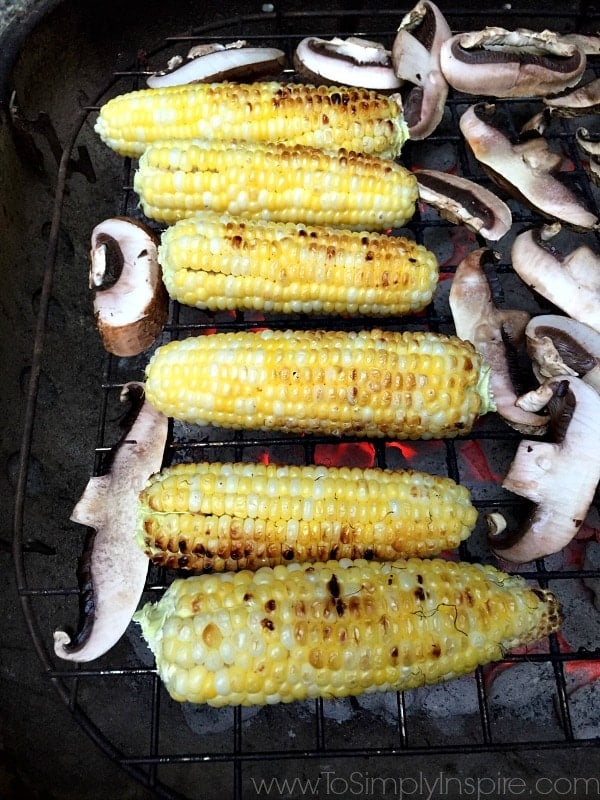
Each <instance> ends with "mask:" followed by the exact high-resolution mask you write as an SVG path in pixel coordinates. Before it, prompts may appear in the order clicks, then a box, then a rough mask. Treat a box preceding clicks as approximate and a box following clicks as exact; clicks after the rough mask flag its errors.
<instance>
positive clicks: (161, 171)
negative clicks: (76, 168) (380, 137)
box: [133, 139, 418, 230]
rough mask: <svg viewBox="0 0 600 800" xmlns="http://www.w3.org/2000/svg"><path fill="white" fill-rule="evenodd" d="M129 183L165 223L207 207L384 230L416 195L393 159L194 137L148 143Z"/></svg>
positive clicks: (409, 208) (149, 212)
mask: <svg viewBox="0 0 600 800" xmlns="http://www.w3.org/2000/svg"><path fill="white" fill-rule="evenodd" d="M133 186H134V189H135V191H136V192H137V193H138V194H139V196H140V202H141V205H142V209H143V211H144V214H145V215H146V216H147V217H149V218H151V219H155V220H158V221H160V222H166V223H173V222H177V221H178V220H180V219H185V218H186V217H190V216H192V215H193V214H195V213H197V212H199V211H215V212H218V213H223V212H227V213H228V214H233V215H234V216H240V217H247V218H250V219H265V220H272V221H274V222H298V223H299V222H302V223H305V224H306V225H331V226H335V227H346V228H357V229H360V230H385V229H387V228H394V227H401V226H402V225H404V224H405V223H406V222H407V221H408V220H409V219H410V218H411V217H412V216H413V214H414V211H415V203H416V200H417V197H418V187H417V180H416V177H415V175H414V174H413V173H412V172H410V171H409V170H408V169H406V168H405V167H403V166H401V165H400V164H398V163H396V162H395V161H387V160H385V159H381V158H377V157H376V156H369V155H366V154H363V153H355V152H352V151H346V150H339V151H336V152H326V151H324V150H319V149H317V148H315V147H306V146H302V145H297V146H293V147H291V146H288V145H285V144H242V143H232V142H225V143H224V142H207V141H205V140H201V139H194V140H186V141H176V140H170V141H162V142H156V143H155V144H153V145H151V146H150V147H148V149H147V150H146V151H145V152H144V154H143V156H142V157H141V158H140V163H139V168H138V169H137V171H136V173H135V176H134V182H133Z"/></svg>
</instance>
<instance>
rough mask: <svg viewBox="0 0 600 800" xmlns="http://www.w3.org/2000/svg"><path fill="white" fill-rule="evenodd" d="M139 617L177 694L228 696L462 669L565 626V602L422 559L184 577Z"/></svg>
mask: <svg viewBox="0 0 600 800" xmlns="http://www.w3.org/2000/svg"><path fill="white" fill-rule="evenodd" d="M134 619H135V620H136V621H137V622H139V623H140V625H141V627H142V632H143V635H144V638H145V639H146V641H147V642H148V644H149V646H150V649H151V650H152V652H153V653H154V656H155V659H156V665H157V668H158V672H159V674H160V676H161V678H162V680H163V681H164V683H165V686H166V688H167V690H168V691H169V693H170V695H171V697H173V698H174V699H175V700H179V701H189V702H193V703H208V704H209V705H213V706H224V705H262V704H265V703H279V702H284V703H287V702H290V701H293V700H303V699H305V698H310V697H323V698H332V697H345V696H347V695H357V694H361V693H362V692H375V691H390V690H404V689H412V688H414V687H417V686H422V685H424V684H431V683H435V682H437V681H443V680H447V679H450V678H455V677H457V676H459V675H462V674H466V673H469V672H472V671H473V670H474V669H475V668H476V667H477V666H478V665H481V664H486V663H488V662H490V661H495V660H498V659H501V658H502V657H503V656H504V654H505V653H506V651H507V650H509V649H511V648H513V647H516V646H517V645H522V644H525V643H528V642H532V641H535V640H537V639H540V638H542V637H543V636H546V635H547V634H549V633H551V632H553V631H556V630H557V628H558V627H559V625H560V609H559V606H558V602H557V600H556V598H555V597H554V596H553V595H552V594H551V593H550V592H548V591H545V590H542V589H537V588H530V587H529V586H527V584H526V583H525V581H524V580H523V578H521V577H520V576H516V575H512V576H509V575H505V574H503V573H502V572H499V571H498V570H496V569H495V568H494V567H491V566H481V565H478V564H462V563H455V562H450V561H444V560H442V559H433V560H427V559H425V560H420V559H416V558H415V559H409V560H407V561H396V562H386V563H384V564H378V563H375V562H369V561H364V560H360V561H354V562H353V561H349V560H344V561H341V562H335V561H330V562H327V563H325V564H312V565H308V564H291V565H288V566H279V567H275V568H270V567H263V568H262V569H260V570H258V572H250V571H248V570H244V571H242V572H237V573H231V572H229V573H221V574H219V575H198V576H194V577H191V578H186V579H178V580H176V581H174V582H173V583H172V584H171V586H170V587H169V589H168V590H167V592H166V593H165V595H164V596H163V597H162V599H161V600H160V601H159V602H158V603H157V604H151V603H148V604H147V605H146V606H144V608H142V609H141V610H140V611H138V612H137V613H136V615H135V616H134Z"/></svg>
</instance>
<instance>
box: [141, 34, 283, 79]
mask: <svg viewBox="0 0 600 800" xmlns="http://www.w3.org/2000/svg"><path fill="white" fill-rule="evenodd" d="M285 62H286V58H285V53H284V52H283V50H278V49H277V48H275V47H248V46H246V42H245V41H237V42H232V43H231V44H226V45H223V44H216V43H215V44H208V45H197V46H196V47H193V48H192V49H191V50H190V52H189V53H188V55H187V58H185V59H183V58H178V57H175V58H174V59H171V61H170V62H169V68H168V69H166V70H164V71H162V72H155V73H154V74H153V75H150V76H149V77H148V78H147V79H146V83H147V85H148V86H149V87H150V88H151V89H158V88H160V87H162V86H181V85H182V84H185V83H208V82H212V81H215V82H216V81H227V80H230V81H235V80H246V81H250V80H259V79H261V78H262V79H264V78H267V77H270V76H275V75H279V73H280V72H281V71H282V70H283V68H284V67H285Z"/></svg>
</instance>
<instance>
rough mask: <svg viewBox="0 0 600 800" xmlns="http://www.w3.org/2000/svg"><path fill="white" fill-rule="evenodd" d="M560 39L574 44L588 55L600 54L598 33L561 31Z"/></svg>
mask: <svg viewBox="0 0 600 800" xmlns="http://www.w3.org/2000/svg"><path fill="white" fill-rule="evenodd" d="M559 38H560V40H561V41H562V42H566V43H567V44H574V45H575V47H578V48H579V49H580V50H582V51H583V52H584V53H585V54H586V56H592V57H593V56H600V36H599V35H598V34H597V33H596V34H593V33H589V34H588V33H561V34H560V37H559Z"/></svg>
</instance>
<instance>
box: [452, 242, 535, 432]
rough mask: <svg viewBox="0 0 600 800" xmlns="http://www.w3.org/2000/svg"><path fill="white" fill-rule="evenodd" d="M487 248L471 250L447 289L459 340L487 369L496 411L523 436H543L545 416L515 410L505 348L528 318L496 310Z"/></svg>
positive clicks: (521, 333) (515, 340)
mask: <svg viewBox="0 0 600 800" xmlns="http://www.w3.org/2000/svg"><path fill="white" fill-rule="evenodd" d="M491 257H492V252H491V250H489V249H488V248H485V247H483V248H481V249H479V250H474V251H473V252H471V253H469V255H468V256H466V258H464V259H463V260H462V261H461V262H460V264H459V265H458V267H457V268H456V274H455V275H454V278H453V280H452V286H451V287H450V298H449V300H450V310H451V311H452V317H453V319H454V324H455V327H456V333H457V334H458V336H459V337H460V338H461V339H467V340H468V341H470V342H471V343H472V344H473V345H474V346H475V349H476V350H477V351H478V352H479V353H480V354H481V355H482V356H483V358H484V360H485V362H486V363H487V364H488V366H489V367H490V370H491V372H490V388H491V390H492V396H493V398H494V402H495V404H496V410H497V412H498V413H499V414H500V415H501V416H502V418H503V419H504V420H506V422H507V423H508V424H509V425H510V426H511V427H513V428H515V429H516V430H518V431H520V432H521V433H525V434H543V433H545V431H546V426H547V424H548V417H547V416H546V415H544V414H536V413H532V412H529V411H526V410H523V409H521V408H519V407H518V406H517V405H516V401H517V392H516V391H515V388H514V385H513V382H512V378H511V366H510V358H511V355H510V353H509V351H508V347H509V345H514V344H516V342H517V341H518V340H519V339H522V337H523V332H524V331H525V327H526V325H527V323H528V322H529V319H530V316H529V314H528V313H527V312H526V311H519V310H511V311H509V310H503V309H499V308H496V306H495V305H494V302H493V299H492V293H491V290H490V285H489V283H488V279H487V277H486V274H485V272H484V269H483V262H484V260H485V259H486V258H491Z"/></svg>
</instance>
